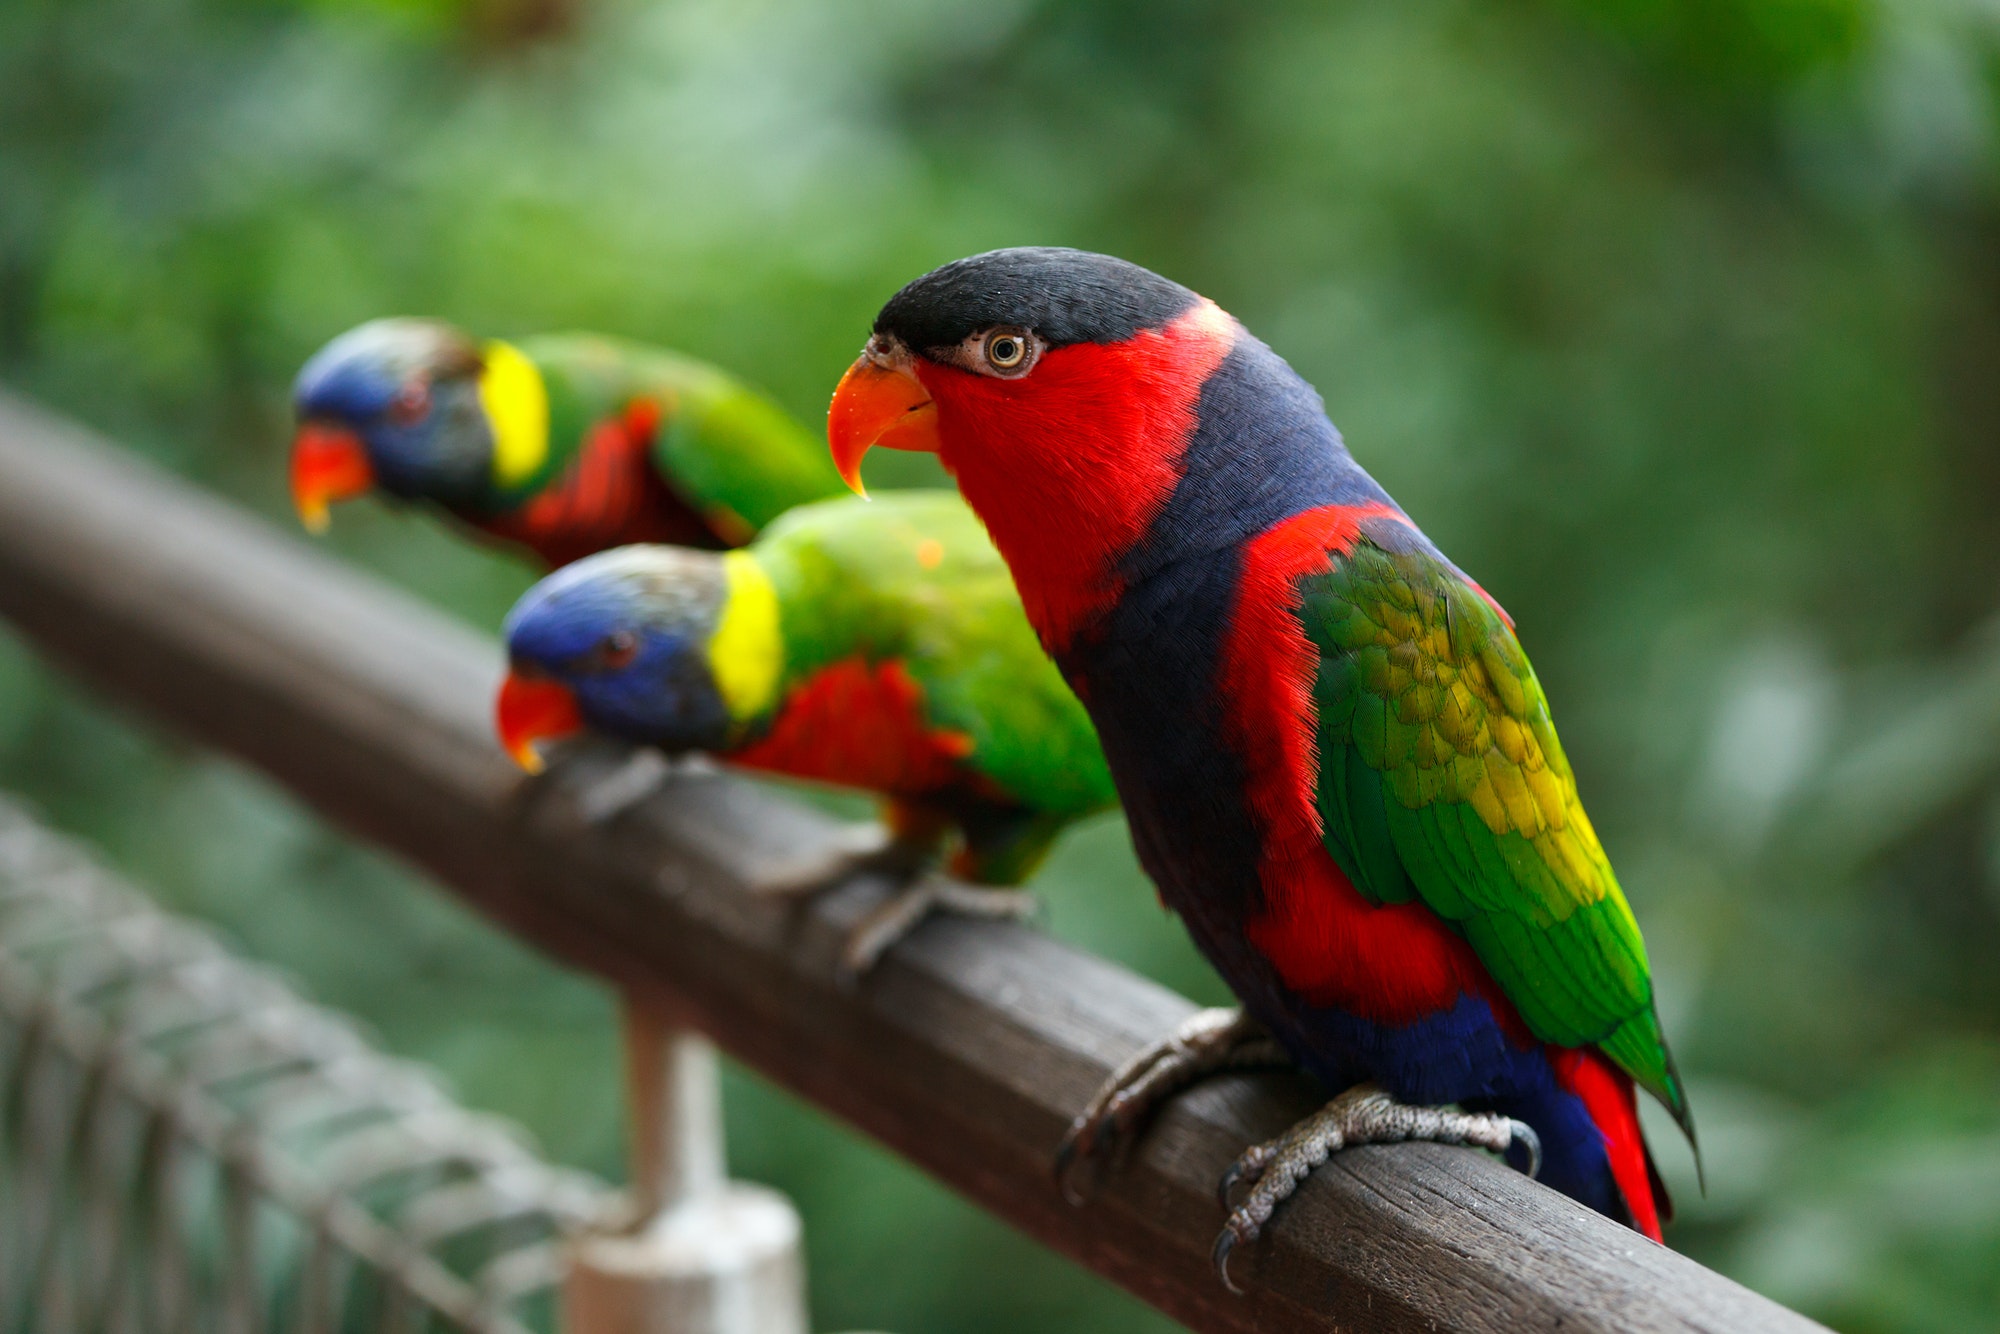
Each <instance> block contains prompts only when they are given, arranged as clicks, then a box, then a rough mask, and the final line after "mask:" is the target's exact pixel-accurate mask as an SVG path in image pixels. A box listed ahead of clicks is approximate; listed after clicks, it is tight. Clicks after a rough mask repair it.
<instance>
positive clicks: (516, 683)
mask: <svg viewBox="0 0 2000 1334" xmlns="http://www.w3.org/2000/svg"><path fill="white" fill-rule="evenodd" d="M726 559H730V558H726V557H724V556H721V555H717V554H714V553H711V552H706V551H690V550H687V549H685V548H682V547H666V546H630V547H619V548H617V549H615V550H612V551H604V552H599V553H598V554H597V555H595V556H589V557H586V558H585V559H583V560H580V561H577V562H576V563H574V564H572V565H568V566H565V567H564V568H562V569H561V570H558V571H557V572H556V573H554V574H552V575H550V576H549V577H548V578H546V579H544V580H542V581H541V582H540V583H538V584H536V585H535V586H534V587H533V588H531V589H529V590H528V591H527V592H526V593H525V594H523V595H522V597H521V600H520V601H519V602H517V603H515V604H514V609H513V610H512V611H511V612H509V613H508V614H507V620H506V623H505V624H504V625H503V626H502V627H501V632H500V633H501V637H502V638H503V639H504V640H505V641H506V644H507V656H508V661H509V665H510V669H511V670H510V672H509V674H508V677H507V682H506V685H505V686H503V687H502V689H501V693H500V704H499V729H500V737H501V741H502V742H503V743H504V744H505V745H506V747H507V749H508V751H509V752H510V753H512V754H513V755H514V756H515V758H516V759H519V760H521V762H522V763H523V764H525V765H527V766H528V767H530V768H533V767H535V764H534V762H533V758H532V757H533V755H534V746H535V743H536V742H538V741H544V740H551V739H554V738H556V737H560V736H562V735H564V734H566V733H568V732H573V731H575V730H577V729H578V728H581V727H586V726H587V727H590V728H593V729H595V730H597V731H599V732H604V733H607V734H609V735H611V736H616V737H622V738H624V739H625V740H628V741H634V742H640V743H645V744H650V745H655V746H658V747H660V748H661V749H663V750H665V751H667V752H669V753H671V754H678V753H681V752H683V751H690V750H706V751H718V750H722V749H723V748H725V747H726V746H727V745H728V744H729V741H730V739H731V736H732V733H733V731H734V720H733V719H732V717H731V714H730V710H729V706H728V703H727V701H726V700H725V698H724V695H723V690H722V687H721V685H720V684H719V683H718V680H717V671H716V662H715V641H716V635H717V632H718V630H720V629H721V627H722V625H723V623H724V620H725V617H726V614H727V611H728V605H729V601H730V585H731V580H730V576H729V571H728V569H727V568H726V566H725V560H726ZM734 559H738V560H743V559H748V557H744V556H737V557H734Z"/></svg>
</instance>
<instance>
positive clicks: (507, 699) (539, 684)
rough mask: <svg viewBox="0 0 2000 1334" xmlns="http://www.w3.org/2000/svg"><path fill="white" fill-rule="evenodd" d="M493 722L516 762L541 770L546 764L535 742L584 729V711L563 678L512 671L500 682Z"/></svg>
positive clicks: (524, 767)
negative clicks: (554, 678)
mask: <svg viewBox="0 0 2000 1334" xmlns="http://www.w3.org/2000/svg"><path fill="white" fill-rule="evenodd" d="M493 723H494V726H495V728H496V729H497V730H498V731H499V733H500V744H501V745H502V746H504V747H506V750H507V753H508V754H509V755H512V756H513V757H514V763H516V764H518V765H520V766H521V767H522V768H523V769H526V770H527V771H528V772H529V773H531V774H538V773H540V772H541V771H542V768H543V765H542V756H541V752H540V751H538V750H537V749H536V746H537V745H538V744H539V743H540V742H543V741H559V740H561V739H562V738H563V737H566V736H574V735H576V734H577V733H578V732H581V731H582V730H583V713H582V711H581V710H579V709H578V708H577V705H576V695H575V693H574V692H572V691H571V690H570V688H569V687H568V686H566V685H564V684H563V683H562V682H560V681H556V680H553V679H551V678H549V677H546V676H535V675H527V674H524V673H522V672H519V671H512V672H508V673H507V679H506V680H505V681H503V682H501V683H500V698H499V699H498V700H496V701H495V703H494V707H493Z"/></svg>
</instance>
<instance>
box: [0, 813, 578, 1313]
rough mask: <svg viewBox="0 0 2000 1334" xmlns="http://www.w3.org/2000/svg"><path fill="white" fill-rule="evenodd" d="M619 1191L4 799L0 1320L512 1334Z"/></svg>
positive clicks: (546, 1305)
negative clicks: (389, 1053) (579, 1235)
mask: <svg viewBox="0 0 2000 1334" xmlns="http://www.w3.org/2000/svg"><path fill="white" fill-rule="evenodd" d="M609 1199H610V1196H609V1194H608V1192H607V1189H606V1187H605V1186H604V1185H603V1184H602V1183H601V1182H598V1181H597V1180H595V1179H593V1178H590V1177H588V1176H585V1175H582V1174H579V1173H575V1172H570V1171H566V1170H561V1169H557V1168H554V1167H551V1166H549V1165H548V1164H546V1163H544V1162H542V1161H541V1160H540V1159H538V1158H537V1157H536V1156H535V1155H534V1153H533V1151H532V1150H531V1148H530V1147H529V1146H528V1145H527V1143H526V1141H525V1139H524V1137H523V1136H522V1134H521V1132H519V1131H518V1130H516V1129H515V1128H513V1127H512V1126H510V1125H508V1124H507V1123H505V1122H502V1121H499V1120H497V1119H495V1118H492V1117H487V1116H481V1115H477V1114H475V1113H472V1112H468V1111H466V1110H464V1109H463V1108H461V1107H459V1106H457V1105H456V1104H455V1103H453V1102H452V1100H451V1099H450V1097H449V1096H447V1094H446V1093H445V1092H444V1091H443V1089H442V1088H441V1087H440V1086H439V1084H438V1082H437V1080H436V1078H435V1077H434V1076H432V1075H431V1074H429V1073H428V1072H427V1071H425V1070H424V1069H423V1068H421V1067H418V1066H415V1065H412V1064H410V1063H408V1062H404V1061H398V1060H394V1059H391V1058H389V1057H386V1056H384V1055H382V1054H381V1053H379V1052H377V1051H375V1050H374V1049H372V1048H371V1047H370V1046H369V1045H368V1043H367V1042H366V1041H365V1040H364V1039H363V1038H362V1037H361V1036H360V1034H359V1033H358V1032H357V1031H356V1030H355V1028H354V1027H353V1025H352V1024H351V1023H350V1022H349V1021H347V1020H346V1019H344V1018H342V1017H341V1016H339V1015H337V1014H334V1013H332V1012H330V1011H328V1010H325V1009H321V1008H319V1007H316V1006H313V1005H309V1004H307V1003H306V1002H304V1001H303V1000H301V999H300V998H299V997H298V996H297V995H296V994H295V993H293V992H292V991H291V989H290V988H289V987H287V986H286V985H285V984H284V982H282V981H281V980H280V979H278V978H277V977H275V976H274V975H273V974H271V973H270V972H269V971H267V970H265V969H261V968H259V967H257V966H256V965H254V964H251V963H248V962H246V961H244V960H243V959H240V958H237V957H235V956H234V955H232V954H230V953H229V952H228V951H227V950H226V949H224V948H223V947H222V946H221V945H220V944H219V943H218V942H217V941H216V940H215V939H214V938H213V937H211V936H210V935H209V934H208V933H206V932H205V931H203V930H202V929H201V928H199V927H197V926H194V925H192V924H190V923H188V922H185V921H182V920H179V919H176V918H174V917H172V916H169V915H168V914H166V913H164V912H162V911H160V910H159V909H157V908H156V907H154V906H152V905H151V904H150V903H149V902H148V901H147V900H146V898H145V897H144V896H143V895H142V894H140V893H139V892H137V891H136V890H134V889H133V888H131V887H130V886H129V885H127V884H125V883H123V882H121V881H120V880H119V879H118V878H117V877H116V876H114V875H112V874H111V873H110V872H108V871H107V870H105V869H103V868H102V867H100V866H98V865H97V864H96V863H95V862H93V861H92V859H91V857H90V856H89V855H88V854H87V853H86V852H85V851H84V850H83V849H82V848H81V847H80V846H79V845H77V844H76V843H74V842H72V841H70V840H68V839H65V838H62V837H60V836H58V835H56V834H54V833H52V832H50V831H49V830H48V829H47V828H45V827H44V826H42V825H40V824H39V823H37V822H36V821H35V820H34V819H32V818H31V817H30V816H29V815H28V814H27V813H26V812H24V811H23V810H22V809H21V808H20V807H19V806H17V805H15V804H13V803H12V802H10V801H8V800H6V799H5V798H4V797H0V1334H68V1332H69V1331H89V1332H94V1331H100V1330H101V1331H105V1332H106V1334H124V1332H125V1331H155V1330H158V1331H166V1332H171V1334H178V1332H179V1331H183V1330H185V1331H200V1332H201V1334H207V1332H208V1331H223V1332H224V1334H264V1332H265V1331H291V1330H298V1331H313V1332H315V1334H318V1332H320V1331H325V1332H327V1334H331V1332H332V1331H350V1330H354V1331H359V1330H368V1331H377V1330H379V1331H398V1332H400V1331H413V1332H414V1331H424V1330H434V1329H436V1330H480V1331H496V1332H497V1331H504V1332H505V1334H526V1331H528V1330H532V1329H536V1328H545V1327H548V1326H549V1325H550V1324H552V1322H553V1319H554V1315H553V1295H552V1289H553V1285H554V1284H555V1282H556V1280H557V1278H558V1259H559V1255H560V1247H561V1242H562V1239H563V1237H564V1236H565V1235H566V1234H568V1233H570V1232H572V1231H574V1230H575V1229H577V1228H579V1227H580V1226H582V1225H583V1224H585V1223H586V1222H588V1221H589V1220H591V1219H593V1218H596V1217H598V1216H600V1215H601V1214H602V1213H603V1211H604V1210H605V1208H606V1207H607V1203H608V1201H609Z"/></svg>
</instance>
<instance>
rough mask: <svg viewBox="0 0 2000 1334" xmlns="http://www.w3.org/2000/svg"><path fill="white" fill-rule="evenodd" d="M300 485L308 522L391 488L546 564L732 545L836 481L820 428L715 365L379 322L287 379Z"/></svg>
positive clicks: (590, 341) (573, 342) (615, 347)
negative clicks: (647, 546) (639, 546)
mask: <svg viewBox="0 0 2000 1334" xmlns="http://www.w3.org/2000/svg"><path fill="white" fill-rule="evenodd" d="M293 399H294V405H295V408H296V410H297V415H298V418H299V430H298V435H297V438H296V440H295V441H294V443H293V447H292V496H293V499H294V501H295V502H296V504H297V506H298V511H299V516H300V518H301V519H303V520H304V521H305V524H306V526H307V527H308V528H311V529H313V530H314V531H319V530H320V529H323V528H324V527H325V526H326V523H327V509H328V506H329V504H330V503H331V502H333V501H336V500H342V499H346V498H347V497H350V496H356V495H360V494H363V493H365V492H367V491H371V490H380V491H382V492H384V493H386V494H388V495H390V496H394V497H397V498H400V499H404V500H421V501H428V502H430V503H432V504H434V505H437V506H440V507H442V508H443V509H444V510H446V511H447V512H449V513H450V514H452V515H453V516H455V517H456V518H458V519H459V520H461V521H462V522H464V523H466V524H468V525H470V526H471V527H472V528H474V529H476V530H478V531H479V532H481V533H483V534H485V535H486V536H488V537H491V538H494V539H498V540H500V541H502V542H506V543H511V544H515V545H519V546H524V547H527V548H529V549H530V550H532V551H533V552H535V553H536V554H537V555H538V556H540V557H541V558H542V560H543V561H545V562H546V563H547V564H549V565H552V566H554V565H563V564H567V563H568V562H570V561H573V560H575V559H577V558H578V557H579V556H587V555H589V554H590V553H591V552H593V551H602V550H604V549H605V548H606V547H613V546H619V545H622V544H624V543H627V542H678V543H681V544H683V545H687V546H699V547H734V546H740V545H742V544H743V543H745V542H747V541H749V540H750V539H751V538H752V537H753V536H755V535H756V533H757V531H758V530H759V529H761V528H762V527H763V526H764V525H765V524H767V523H769V522H770V521H771V520H772V519H775V518H777V517H778V515H780V514H782V513H784V512H785V511H786V510H788V509H790V508H791V507H792V506H794V505H798V504H803V503H804V502H806V501H809V500H823V499H825V498H827V497H829V496H834V495H838V494H840V479H839V477H838V476H837V475H836V474H835V472H834V470H833V469H832V467H831V466H830V465H829V464H828V462H827V459H826V452H825V450H824V449H823V448H821V447H820V445H819V442H818V441H817V439H816V438H815V437H814V436H813V435H812V434H810V433H809V432H807V431H806V430H805V429H804V428H803V427H801V426H799V425H798V424H797V423H796V422H794V421H793V420H792V419H791V418H790V417H788V416H786V415H785V413H784V412H783V411H781V410H780V409H779V408H778V407H776V406H775V405H774V404H772V403H771V402H769V401H768V400H767V399H765V398H764V397H762V396H761V395H759V394H758V393H756V392H755V391H754V390H752V389H750V388H748V387H747V386H745V385H743V384H741V383H739V382H738V381H736V380H734V379H732V378H731V377H730V376H728V375H727V374H725V373H724V372H722V371H720V370H718V369H717V368H715V367H714V366H710V365H708V364H706V363H704V362H700V361H695V360H692V359H690V358H687V357H683V356H680V355H677V354H676V353H672V352H667V351H662V350H660V349H658V348H651V347H644V346H641V345H639V344H637V343H630V342H624V341H621V340H618V339H613V338H605V337H600V336H598V335H594V334H550V335H546V336H542V337H537V338H529V339H523V340H522V341H521V343H520V345H519V346H516V345H514V344H512V343H506V342H501V341H498V340H488V341H484V342H482V341H480V340H477V339H474V338H472V337H470V336H469V335H467V334H465V333H462V332H461V331H459V330H458V329H455V328H453V327H452V326H451V325H449V324H444V323H440V322H438V321H435V320H416V319H386V320H374V321H371V322H370V323H367V324H364V325H361V326H360V327H359V328H356V329H352V330H350V331H348V332H347V333H345V334H342V335H341V336H340V337H338V338H336V339H334V340H333V341H332V342H331V343H328V344H327V345H326V346H325V347H324V348H322V349H320V351H319V352H318V353H316V354H315V355H314V356H313V358H312V359H311V360H310V361H308V362H307V363H306V364H305V367H304V369H303V370H301V371H300V372H299V376H298V381H297V383H296V384H295V385H294V387H293Z"/></svg>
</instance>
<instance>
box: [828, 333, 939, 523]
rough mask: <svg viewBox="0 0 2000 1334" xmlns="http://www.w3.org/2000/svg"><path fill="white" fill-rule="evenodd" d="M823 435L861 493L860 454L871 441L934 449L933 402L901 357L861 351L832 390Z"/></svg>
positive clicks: (929, 451)
mask: <svg viewBox="0 0 2000 1334" xmlns="http://www.w3.org/2000/svg"><path fill="white" fill-rule="evenodd" d="M826 439H827V443H828V444H829V445H830V446H832V448H833V463H834V466H835V467H836V468H839V469H840V475H841V477H842V479H843V480H845V481H846V483H847V485H848V487H849V488H850V489H851V490H853V491H854V493H855V494H856V495H863V496H865V495H867V494H868V489H867V488H866V487H864V486H863V485H861V459H862V457H863V456H864V455H866V454H867V453H868V451H869V450H870V449H872V448H874V447H875V446H876V445H881V446H882V447H883V448H885V449H913V450H918V451H921V452H923V453H926V454H935V453H937V451H938V434H937V405H936V404H934V403H933V402H931V396H930V393H929V391H927V390H926V389H925V388H924V387H923V385H922V384H921V383H920V382H919V381H918V380H917V373H916V372H915V371H914V370H912V369H911V368H910V366H909V365H908V364H907V360H906V359H896V360H890V361H880V360H877V359H876V357H875V355H874V354H872V353H869V352H864V353H862V354H861V356H860V357H859V358H858V359H857V360H856V361H855V363H854V364H853V365H852V366H849V367H848V368H847V374H845V375H843V376H841V377H840V384H839V386H838V387H837V388H836V389H835V390H834V391H833V406H832V407H830V408H828V409H827V413H826Z"/></svg>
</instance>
